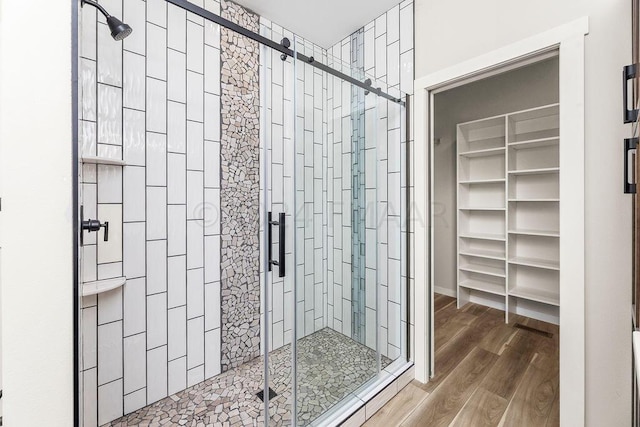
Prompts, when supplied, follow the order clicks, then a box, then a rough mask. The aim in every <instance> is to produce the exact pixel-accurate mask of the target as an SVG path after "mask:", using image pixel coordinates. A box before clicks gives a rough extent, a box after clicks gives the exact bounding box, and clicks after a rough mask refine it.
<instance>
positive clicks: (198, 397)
mask: <svg viewBox="0 0 640 427" xmlns="http://www.w3.org/2000/svg"><path fill="white" fill-rule="evenodd" d="M263 363H264V361H263V358H262V357H258V358H256V359H254V360H252V361H250V362H248V363H245V364H243V365H241V366H239V367H237V368H235V369H231V370H229V371H227V372H224V373H222V374H220V375H218V376H217V377H215V378H211V379H209V380H207V381H205V382H202V383H200V384H197V385H195V386H193V387H190V388H188V389H186V390H184V391H181V392H179V393H177V394H174V395H172V396H169V397H167V398H165V399H162V400H160V401H158V402H156V403H154V404H152V405H149V406H146V407H144V408H142V409H139V410H138V411H136V412H133V413H131V414H129V415H127V416H125V417H122V418H120V419H118V420H115V421H113V422H111V423H108V424H106V426H110V427H124V426H170V425H180V426H192V427H205V426H216V427H217V426H220V427H236V426H261V425H264V414H263V413H262V412H263V411H262V408H263V405H264V404H263V402H262V401H261V400H260V399H259V398H258V397H257V396H256V393H257V392H258V391H259V390H261V389H262V387H263V385H262V382H263V369H264V364H263ZM390 363H391V360H390V359H388V358H386V357H384V356H383V357H382V367H386V366H388V365H389V364H390ZM269 365H270V370H269V372H270V374H269V375H270V377H271V380H270V384H271V388H272V389H273V391H275V392H276V393H277V396H276V397H275V399H273V400H271V402H270V405H269V413H270V425H276V426H286V425H290V424H291V347H290V345H287V346H284V347H282V348H280V349H278V350H276V351H273V352H271V354H270V357H269ZM375 374H376V353H375V352H374V351H373V350H371V349H370V348H368V347H365V346H363V345H361V344H359V343H357V342H355V341H353V340H352V339H350V338H349V337H347V336H345V335H343V334H341V333H339V332H335V331H333V330H332V329H329V328H325V329H322V330H320V331H318V332H316V333H314V334H311V335H309V336H307V337H305V338H303V339H301V340H300V341H298V402H299V403H298V422H299V424H301V425H306V424H309V423H310V422H312V421H313V420H314V419H316V418H317V417H318V416H320V415H321V414H322V413H324V412H325V411H327V410H328V409H329V408H331V407H332V406H333V405H335V404H336V403H337V402H338V401H340V400H341V399H342V398H344V397H346V396H347V395H348V394H349V393H351V392H352V391H354V390H355V389H356V388H358V387H359V386H360V385H361V384H362V383H364V382H366V381H367V380H368V379H370V378H372V377H373V376H374V375H375Z"/></svg>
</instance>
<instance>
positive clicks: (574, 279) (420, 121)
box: [412, 17, 589, 425]
mask: <svg viewBox="0 0 640 427" xmlns="http://www.w3.org/2000/svg"><path fill="white" fill-rule="evenodd" d="M588 33H589V20H588V17H583V18H580V19H578V20H575V21H571V22H568V23H566V24H564V25H562V26H559V27H556V28H553V29H551V30H548V31H545V32H543V33H540V34H537V35H535V36H533V37H530V38H527V39H524V40H521V41H519V42H516V43H513V44H510V45H508V46H505V47H503V48H500V49H497V50H495V51H492V52H489V53H487V54H484V55H481V56H478V57H476V58H473V59H470V60H467V61H464V62H462V63H459V64H456V65H454V66H452V67H449V68H446V69H443V70H440V71H437V72H435V73H432V74H429V75H427V76H424V77H421V78H418V79H416V81H415V82H414V94H415V95H414V103H415V105H414V108H415V110H414V121H415V129H414V133H415V135H414V136H415V137H414V141H415V146H414V150H415V162H416V164H415V202H414V204H413V206H412V218H425V219H426V218H429V221H428V222H425V221H415V220H414V224H413V226H414V230H415V253H416V254H421V255H420V256H421V259H416V260H415V291H414V292H415V297H414V298H413V301H414V304H415V306H414V316H415V319H414V322H415V323H414V331H415V332H414V337H413V343H414V349H415V350H414V351H415V353H414V354H415V357H414V360H415V378H416V379H417V380H418V381H420V382H421V383H427V382H428V381H429V380H430V378H431V377H432V376H433V363H434V356H433V355H434V350H435V343H434V331H433V325H434V322H433V320H434V319H433V316H434V307H433V286H434V282H433V268H432V266H433V263H434V260H433V251H432V250H431V236H432V234H433V218H432V210H431V209H430V207H431V201H432V197H433V156H432V155H431V147H432V144H433V119H434V117H433V114H434V113H433V107H432V106H433V97H434V94H435V93H437V92H439V91H442V90H444V89H450V88H452V87H455V86H460V85H462V84H466V83H469V82H471V81H474V80H479V79H482V78H486V77H489V76H491V75H495V74H499V73H501V72H505V71H508V70H509V69H513V68H517V67H519V66H522V65H523V64H525V63H531V62H535V61H537V60H539V59H540V58H541V57H543V56H544V55H548V54H549V52H551V51H559V55H560V71H559V72H560V88H559V89H560V139H561V140H562V147H563V149H562V151H561V153H563V152H564V153H571V157H569V156H563V155H562V154H561V156H560V168H561V169H562V171H563V172H562V177H563V180H564V184H563V186H561V188H560V199H561V200H562V202H563V204H565V205H567V206H572V207H573V209H571V215H567V214H563V212H562V211H561V214H560V229H561V230H562V238H561V239H560V254H561V258H562V259H561V262H562V269H561V271H560V283H561V286H560V301H561V310H560V324H561V326H562V331H563V333H562V334H560V421H561V425H584V422H585V251H584V241H585V227H584V217H585V215H584V206H585V191H584V181H585V173H584V134H585V132H584V126H585V123H584V80H585V57H584V48H585V42H584V39H585V36H586V35H587V34H588ZM576 158H579V159H582V161H581V162H575V159H576ZM416 302H417V303H416ZM425 307H428V310H425V309H424V308H425Z"/></svg>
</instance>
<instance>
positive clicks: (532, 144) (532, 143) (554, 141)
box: [509, 136, 560, 150]
mask: <svg viewBox="0 0 640 427" xmlns="http://www.w3.org/2000/svg"><path fill="white" fill-rule="evenodd" d="M559 143H560V138H559V137H557V136H554V137H551V138H538V139H530V140H527V141H520V142H510V143H509V147H510V148H513V149H514V150H525V149H527V148H538V147H549V146H553V145H558V144H559Z"/></svg>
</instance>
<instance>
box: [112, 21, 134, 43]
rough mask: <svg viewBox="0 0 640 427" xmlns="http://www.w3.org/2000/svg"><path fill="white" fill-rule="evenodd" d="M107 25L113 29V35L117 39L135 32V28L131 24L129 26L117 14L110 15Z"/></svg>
mask: <svg viewBox="0 0 640 427" xmlns="http://www.w3.org/2000/svg"><path fill="white" fill-rule="evenodd" d="M107 25H108V26H109V29H110V30H111V37H113V38H114V39H115V40H117V41H120V40H122V39H124V38H126V37H127V36H128V35H129V34H131V33H132V32H133V29H132V28H131V27H130V26H128V25H127V24H125V23H124V22H122V21H121V20H119V19H118V18H116V17H115V16H110V17H108V18H107Z"/></svg>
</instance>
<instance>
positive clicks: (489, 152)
mask: <svg viewBox="0 0 640 427" xmlns="http://www.w3.org/2000/svg"><path fill="white" fill-rule="evenodd" d="M504 152H505V149H504V147H498V148H487V149H485V150H472V151H467V152H464V153H460V156H461V157H487V156H498V155H502V154H504Z"/></svg>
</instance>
